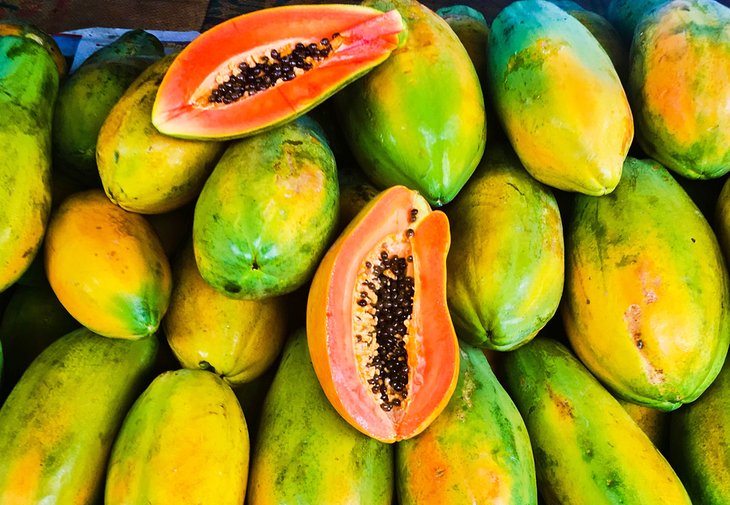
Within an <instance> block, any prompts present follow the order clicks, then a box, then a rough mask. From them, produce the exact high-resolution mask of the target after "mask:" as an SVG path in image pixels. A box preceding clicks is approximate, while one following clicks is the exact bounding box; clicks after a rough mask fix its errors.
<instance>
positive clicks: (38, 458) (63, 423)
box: [0, 328, 157, 505]
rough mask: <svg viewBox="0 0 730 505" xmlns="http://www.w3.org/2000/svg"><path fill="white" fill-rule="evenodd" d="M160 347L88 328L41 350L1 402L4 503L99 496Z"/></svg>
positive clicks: (84, 502) (0, 489) (85, 500)
mask: <svg viewBox="0 0 730 505" xmlns="http://www.w3.org/2000/svg"><path fill="white" fill-rule="evenodd" d="M156 352H157V340H156V337H155V336H148V337H145V338H142V339H139V340H135V341H132V340H123V339H112V338H106V337H102V336H99V335H96V334H94V333H92V332H90V331H89V330H87V329H86V328H81V329H78V330H75V331H73V332H71V333H68V334H66V335H64V336H63V337H61V338H60V339H58V340H56V341H55V342H54V343H53V344H51V345H50V346H49V347H48V348H47V349H46V350H45V351H43V352H42V353H41V354H40V355H39V356H38V357H37V358H36V359H35V360H34V361H33V363H32V364H31V365H30V367H28V369H27V370H26V372H25V373H24V374H23V377H22V378H21V379H20V381H19V382H18V384H17V385H16V386H15V388H13V391H12V392H11V393H10V396H8V398H7V400H6V401H5V403H4V404H3V406H2V408H0V454H2V455H3V464H2V465H0V504H2V505H11V504H13V505H14V504H19V503H24V504H26V503H27V504H30V503H73V504H77V505H91V504H92V503H94V500H95V499H97V498H98V497H99V495H100V492H101V491H102V489H103V484H104V469H105V467H106V462H107V457H108V455H109V451H110V450H111V448H112V444H113V442H114V437H115V436H116V434H117V430H118V429H119V426H120V425H121V424H122V421H123V419H124V416H125V415H126V413H127V410H128V409H129V407H130V406H131V405H132V403H133V402H134V400H135V398H136V397H137V395H139V393H140V391H141V390H142V389H143V388H144V385H145V383H146V381H148V380H149V378H148V376H147V375H148V373H149V372H150V371H151V367H152V364H153V362H154V359H155V354H156Z"/></svg>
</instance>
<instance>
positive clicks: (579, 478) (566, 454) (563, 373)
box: [504, 337, 691, 505]
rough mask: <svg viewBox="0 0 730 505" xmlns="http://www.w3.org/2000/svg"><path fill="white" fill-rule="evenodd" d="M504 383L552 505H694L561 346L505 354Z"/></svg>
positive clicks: (542, 343)
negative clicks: (525, 427) (530, 446)
mask: <svg viewBox="0 0 730 505" xmlns="http://www.w3.org/2000/svg"><path fill="white" fill-rule="evenodd" d="M504 384H505V388H506V389H507V391H508V392H509V394H510V397H511V398H512V399H513V400H514V402H515V404H516V405H517V408H518V409H519V411H520V413H521V414H522V417H523V419H524V421H525V425H526V426H527V432H528V434H529V436H530V441H531V443H532V450H533V453H534V455H535V468H536V471H537V485H538V489H539V492H540V495H541V496H542V498H543V500H544V502H545V503H546V504H547V505H586V504H591V505H604V504H606V505H609V504H610V505H615V504H618V503H624V504H629V503H631V504H639V503H640V504H642V505H670V504H671V505H675V504H682V505H690V503H691V502H690V499H689V497H688V496H687V492H686V491H685V489H684V487H683V486H682V483H681V482H680V480H679V478H678V477H677V475H676V474H675V473H674V470H672V468H671V467H670V466H669V463H667V461H666V459H664V456H662V455H661V453H660V452H659V451H658V450H657V449H656V447H654V444H652V443H651V441H650V440H649V438H647V436H646V435H645V434H644V432H643V431H642V430H641V428H639V426H638V425H637V424H636V423H635V422H634V421H633V420H632V419H631V417H630V416H629V414H628V413H626V411H625V410H624V409H623V408H622V407H621V405H619V403H618V402H617V401H616V400H615V399H614V398H613V397H612V396H611V394H610V393H609V392H608V391H606V390H605V389H604V388H603V386H601V384H600V383H599V382H598V381H597V380H596V379H595V378H594V377H593V376H592V375H591V374H590V372H589V371H588V370H587V369H586V368H585V367H584V366H583V365H582V364H581V363H580V362H579V361H578V360H577V359H576V358H575V357H574V356H573V355H572V354H571V353H570V351H568V350H567V349H566V348H565V347H564V346H563V345H562V344H559V343H558V342H556V341H554V340H550V339H546V338H544V337H538V338H536V339H535V340H533V341H532V342H530V343H528V344H527V345H524V346H522V347H520V348H519V349H517V350H516V351H513V352H510V353H505V354H504Z"/></svg>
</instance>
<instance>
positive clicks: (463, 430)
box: [395, 344, 537, 505]
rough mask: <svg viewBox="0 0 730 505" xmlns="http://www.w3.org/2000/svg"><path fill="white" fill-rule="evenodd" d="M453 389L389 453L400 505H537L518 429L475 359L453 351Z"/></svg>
mask: <svg viewBox="0 0 730 505" xmlns="http://www.w3.org/2000/svg"><path fill="white" fill-rule="evenodd" d="M460 354H461V360H460V364H459V368H460V371H459V382H458V384H457V385H456V390H455V391H454V395H453V396H452V397H451V400H450V401H449V404H448V405H447V407H446V409H445V410H444V411H443V412H442V413H441V414H440V415H439V417H437V418H436V420H435V421H434V422H433V423H431V424H430V425H429V427H428V428H426V430H425V431H424V432H423V433H421V434H420V435H418V436H416V437H414V438H411V439H409V440H404V441H402V442H398V443H397V444H396V447H395V461H396V476H397V477H396V487H397V490H398V499H399V503H400V505H416V504H424V505H427V504H433V503H442V504H447V503H454V504H456V503H515V504H516V503H519V504H522V505H531V504H532V505H534V504H536V503H537V487H536V480H535V463H534V460H533V457H532V449H531V446H530V439H529V438H528V436H527V429H526V428H525V423H524V422H523V421H522V417H521V416H520V413H519V412H518V411H517V408H516V407H515V405H514V403H513V402H512V400H511V399H510V397H509V396H508V395H507V392H506V391H505V390H504V389H503V388H502V386H501V385H500V383H499V381H497V378H496V377H495V376H494V373H493V372H492V369H491V368H490V367H489V363H487V359H486V358H485V357H484V354H482V352H481V351H480V350H479V349H477V348H475V347H471V346H469V345H467V344H461V350H460Z"/></svg>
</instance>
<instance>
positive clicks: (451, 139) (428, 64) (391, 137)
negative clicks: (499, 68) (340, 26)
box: [335, 0, 487, 206]
mask: <svg viewBox="0 0 730 505" xmlns="http://www.w3.org/2000/svg"><path fill="white" fill-rule="evenodd" d="M363 4H364V5H367V6H370V7H375V8H377V9H380V10H388V11H389V10H391V9H397V10H398V11H399V12H400V13H401V16H403V19H404V22H405V25H406V30H407V37H406V40H405V41H404V43H403V45H402V46H401V47H399V48H398V49H396V50H395V51H393V54H392V55H391V56H390V57H389V58H388V59H387V60H386V61H385V62H384V63H382V64H381V65H379V66H378V67H377V68H375V69H374V70H373V71H371V72H370V73H368V74H367V75H365V76H363V77H362V78H360V79H358V80H357V81H355V82H353V83H352V84H350V85H349V86H347V88H345V89H343V90H342V91H341V92H340V93H338V94H337V96H336V97H335V105H336V107H337V110H338V115H339V118H340V122H341V125H342V129H343V131H344V133H345V138H346V139H347V142H348V144H349V146H350V149H351V151H352V153H353V155H354V156H355V159H356V160H357V162H358V164H359V165H360V167H361V168H362V170H363V171H364V172H365V173H366V174H367V176H368V177H369V178H370V179H371V180H372V181H373V182H374V183H375V184H376V186H378V188H379V189H381V190H382V189H385V188H387V187H390V186H394V185H404V186H407V187H410V188H412V189H415V190H417V191H419V192H420V193H421V194H422V195H423V196H424V197H425V198H426V200H428V202H429V203H430V204H432V205H434V206H441V205H444V204H446V203H448V202H449V201H451V200H452V199H453V198H454V196H456V194H457V193H458V192H459V190H461V188H462V187H463V186H464V184H465V183H466V181H467V180H468V179H469V177H470V176H471V174H472V173H473V172H474V170H475V169H476V167H477V163H479V160H480V159H481V157H482V153H483V152H484V145H485V142H486V135H487V126H486V114H485V109H484V97H483V95H482V90H481V86H480V84H479V78H478V76H477V73H476V70H475V69H474V64H473V63H472V62H471V60H470V59H469V54H468V53H467V52H466V49H465V48H464V46H463V45H462V43H461V42H460V41H459V38H458V36H457V35H456V34H455V33H454V31H453V30H452V29H451V27H449V25H448V23H446V21H444V20H443V19H441V17H439V16H438V15H437V14H436V13H435V12H433V11H431V10H430V9H428V8H427V7H425V6H424V5H422V4H421V3H419V2H417V1H416V0H366V1H365V2H363ZM436 83H438V87H437V88H435V85H436Z"/></svg>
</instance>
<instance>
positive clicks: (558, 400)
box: [547, 386, 575, 419]
mask: <svg viewBox="0 0 730 505" xmlns="http://www.w3.org/2000/svg"><path fill="white" fill-rule="evenodd" d="M547 390H548V395H550V400H552V402H553V403H554V404H555V406H556V407H557V408H558V411H559V412H560V416H561V417H564V418H565V417H569V418H571V419H575V413H574V412H573V407H572V405H570V402H569V401H568V400H566V399H565V398H563V397H561V396H560V395H557V394H556V393H555V392H554V391H553V388H551V387H550V386H548V387H547Z"/></svg>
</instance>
